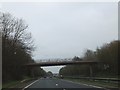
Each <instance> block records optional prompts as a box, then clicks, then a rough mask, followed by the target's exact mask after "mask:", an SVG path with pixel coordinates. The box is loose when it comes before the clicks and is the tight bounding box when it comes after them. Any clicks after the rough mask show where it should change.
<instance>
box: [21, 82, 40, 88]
mask: <svg viewBox="0 0 120 90" xmlns="http://www.w3.org/2000/svg"><path fill="white" fill-rule="evenodd" d="M37 81H38V80H35V81H34V82H32V83H31V84H29V85H27V86H26V87H24V88H23V89H22V90H25V89H26V88H28V87H30V86H31V85H32V84H34V83H35V82H37Z"/></svg>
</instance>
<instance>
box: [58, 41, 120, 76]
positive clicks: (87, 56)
mask: <svg viewBox="0 0 120 90" xmlns="http://www.w3.org/2000/svg"><path fill="white" fill-rule="evenodd" d="M119 46H120V41H119V40H114V41H112V42H110V43H106V44H104V45H103V46H101V47H99V48H97V49H96V50H95V51H92V50H86V52H85V53H84V56H83V57H82V58H79V57H77V56H75V57H74V58H73V59H72V60H73V61H81V60H84V61H99V62H102V63H98V64H94V65H92V70H93V76H100V77H101V76H103V77H106V76H118V75H120V74H119V71H118V70H119V69H118V63H119V62H118V54H119V53H118V51H119V50H120V48H119ZM59 74H60V75H63V76H90V66H89V65H87V64H86V65H85V64H84V65H66V66H65V67H63V68H61V69H60V71H59Z"/></svg>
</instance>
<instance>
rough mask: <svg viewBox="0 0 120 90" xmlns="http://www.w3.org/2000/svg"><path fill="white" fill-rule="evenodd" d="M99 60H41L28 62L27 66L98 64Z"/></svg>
mask: <svg viewBox="0 0 120 90" xmlns="http://www.w3.org/2000/svg"><path fill="white" fill-rule="evenodd" d="M97 63H100V62H98V61H59V62H55V61H52V62H40V63H28V64H25V66H27V67H41V66H42V67H44V66H60V65H81V64H90V65H91V64H97Z"/></svg>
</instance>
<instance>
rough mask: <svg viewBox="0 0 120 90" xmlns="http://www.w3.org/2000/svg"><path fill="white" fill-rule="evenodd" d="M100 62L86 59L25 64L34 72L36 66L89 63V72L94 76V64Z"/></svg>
mask: <svg viewBox="0 0 120 90" xmlns="http://www.w3.org/2000/svg"><path fill="white" fill-rule="evenodd" d="M99 63H100V62H98V61H84V60H80V61H48V62H39V63H28V64H25V65H24V66H25V67H28V68H29V69H30V70H31V73H32V72H33V68H34V67H45V66H60V65H83V64H87V65H89V72H90V76H91V77H92V76H93V70H92V65H94V64H99ZM33 76H34V75H33Z"/></svg>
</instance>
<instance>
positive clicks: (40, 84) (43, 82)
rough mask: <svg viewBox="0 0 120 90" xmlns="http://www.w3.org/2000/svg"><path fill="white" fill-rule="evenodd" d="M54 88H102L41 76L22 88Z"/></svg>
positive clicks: (84, 89) (80, 89)
mask: <svg viewBox="0 0 120 90" xmlns="http://www.w3.org/2000/svg"><path fill="white" fill-rule="evenodd" d="M43 88H44V89H51V88H52V89H54V90H57V89H59V90H75V89H78V90H89V89H91V90H104V89H101V88H95V87H92V86H87V85H83V84H77V83H74V82H71V81H67V80H63V79H56V78H41V79H39V80H37V81H35V82H33V83H32V84H31V85H28V86H27V87H26V89H24V90H31V89H37V90H44V89H43Z"/></svg>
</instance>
